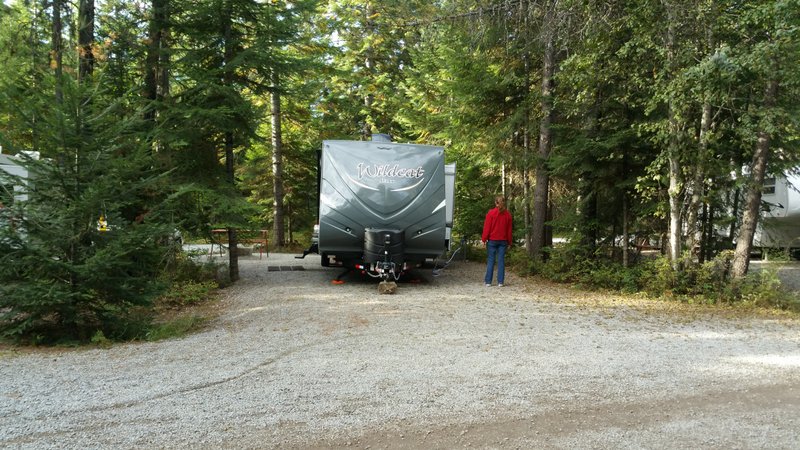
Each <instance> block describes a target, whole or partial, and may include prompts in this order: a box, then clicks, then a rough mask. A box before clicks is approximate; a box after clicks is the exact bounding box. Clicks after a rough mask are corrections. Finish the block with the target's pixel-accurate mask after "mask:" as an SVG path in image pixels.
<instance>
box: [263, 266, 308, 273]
mask: <svg viewBox="0 0 800 450" xmlns="http://www.w3.org/2000/svg"><path fill="white" fill-rule="evenodd" d="M302 270H306V268H305V267H303V266H268V267H267V272H299V271H302Z"/></svg>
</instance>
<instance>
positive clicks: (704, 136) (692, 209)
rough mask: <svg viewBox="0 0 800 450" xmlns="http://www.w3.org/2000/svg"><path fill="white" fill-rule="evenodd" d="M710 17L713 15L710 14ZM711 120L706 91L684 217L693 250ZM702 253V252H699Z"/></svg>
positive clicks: (709, 34) (710, 38) (698, 235)
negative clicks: (685, 215)
mask: <svg viewBox="0 0 800 450" xmlns="http://www.w3.org/2000/svg"><path fill="white" fill-rule="evenodd" d="M712 17H714V15H713V14H712ZM705 44H706V54H711V52H713V51H714V47H715V42H714V34H713V31H712V30H711V27H710V25H708V26H707V28H706V40H705ZM711 121H712V111H711V99H710V94H709V93H708V92H705V91H704V92H703V111H702V114H701V116H700V132H699V135H698V137H697V141H698V147H699V148H698V150H699V151H698V154H697V159H696V161H697V164H696V165H695V167H694V176H693V177H692V182H691V184H690V185H689V189H690V192H691V194H690V196H689V205H688V207H687V217H686V225H687V231H688V234H687V238H686V244H687V245H686V247H687V248H688V249H689V251H694V249H695V247H696V246H697V244H698V241H700V240H702V236H703V230H704V228H703V223H701V222H700V221H698V219H697V214H698V210H699V209H700V202H701V201H702V199H703V197H704V196H705V178H706V167H707V165H708V162H707V161H709V160H710V159H712V157H711V156H710V155H709V151H708V147H709V145H708V144H709V132H710V131H711ZM700 253H702V252H700ZM700 253H698V261H700V262H702V259H703V256H702V255H701V254H700Z"/></svg>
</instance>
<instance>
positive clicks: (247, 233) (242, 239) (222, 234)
mask: <svg viewBox="0 0 800 450" xmlns="http://www.w3.org/2000/svg"><path fill="white" fill-rule="evenodd" d="M236 234H237V237H238V240H239V243H240V244H244V245H258V259H261V258H262V257H263V256H264V253H266V254H267V257H268V258H269V230H236ZM227 240H228V230H227V229H226V228H216V229H213V230H211V251H210V252H209V255H213V254H214V246H215V245H218V246H219V254H220V255H222V249H223V248H225V245H224V244H223V242H226V241H227Z"/></svg>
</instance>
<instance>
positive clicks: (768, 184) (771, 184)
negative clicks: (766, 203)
mask: <svg viewBox="0 0 800 450" xmlns="http://www.w3.org/2000/svg"><path fill="white" fill-rule="evenodd" d="M763 192H764V193H765V194H774V193H775V177H769V178H764V191H763Z"/></svg>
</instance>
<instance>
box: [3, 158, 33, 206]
mask: <svg viewBox="0 0 800 450" xmlns="http://www.w3.org/2000/svg"><path fill="white" fill-rule="evenodd" d="M0 171H2V173H0V203H2V204H3V205H4V206H9V205H11V204H12V203H14V202H15V201H21V200H25V199H27V195H26V194H25V193H24V190H23V186H21V185H20V183H21V182H23V181H24V180H27V179H28V170H27V169H26V168H25V167H23V166H22V165H21V164H20V161H19V159H17V158H15V157H13V156H8V155H3V154H0Z"/></svg>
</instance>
